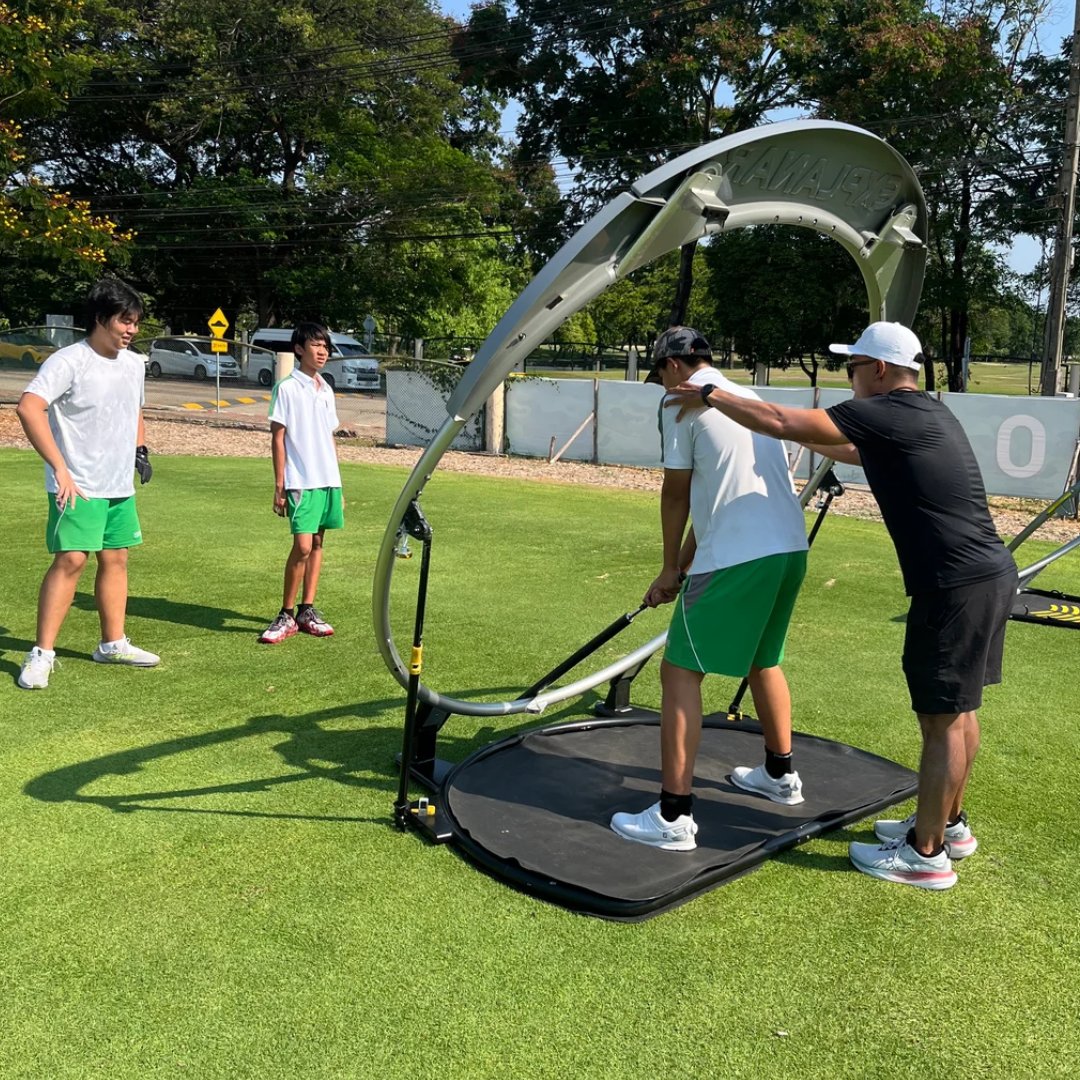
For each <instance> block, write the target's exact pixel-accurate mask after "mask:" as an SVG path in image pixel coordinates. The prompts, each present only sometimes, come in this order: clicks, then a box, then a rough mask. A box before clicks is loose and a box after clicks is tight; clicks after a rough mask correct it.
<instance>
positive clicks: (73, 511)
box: [45, 492, 142, 554]
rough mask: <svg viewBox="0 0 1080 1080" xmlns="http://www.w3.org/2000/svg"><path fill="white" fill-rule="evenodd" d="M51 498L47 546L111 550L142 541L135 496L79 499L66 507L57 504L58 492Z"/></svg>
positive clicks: (85, 549) (65, 549) (55, 549)
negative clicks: (61, 508) (58, 507)
mask: <svg viewBox="0 0 1080 1080" xmlns="http://www.w3.org/2000/svg"><path fill="white" fill-rule="evenodd" d="M48 499H49V520H48V523H47V524H46V526H45V546H46V547H47V548H48V549H49V551H51V552H53V554H55V553H56V552H58V551H109V550H112V549H113V548H129V547H135V546H136V545H137V544H141V543H142V529H141V528H140V526H139V515H138V514H137V513H136V512H135V496H134V495H125V496H124V497H123V498H122V499H76V500H75V501H74V502H73V503H69V504H68V505H67V506H66V507H65V508H64V509H63V510H58V509H57V507H56V495H55V494H53V493H52V492H50V493H49V495H48Z"/></svg>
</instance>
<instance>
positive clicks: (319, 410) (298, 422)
mask: <svg viewBox="0 0 1080 1080" xmlns="http://www.w3.org/2000/svg"><path fill="white" fill-rule="evenodd" d="M270 422H271V423H274V424H281V425H282V426H283V427H284V428H285V487H286V488H287V489H288V490H290V491H303V490H305V489H306V488H324V487H337V488H339V487H341V470H340V469H339V468H338V460H337V448H336V447H335V446H334V430H335V428H337V427H338V426H339V421H338V416H337V408H336V407H335V405H334V391H333V390H331V389H330V387H329V385H328V384H327V382H326V380H325V379H323V378H320V377H319V376H316V377H315V378H314V379H313V378H312V377H311V376H310V375H305V374H304V373H303V372H302V371H301V370H300V369H299V368H298V367H297V368H293V370H292V374H291V375H287V376H286V377H285V378H284V379H282V380H281V382H279V383H278V384H277V385H276V386H275V387H274V393H273V396H272V397H271V399H270Z"/></svg>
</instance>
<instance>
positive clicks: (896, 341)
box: [829, 322, 922, 371]
mask: <svg viewBox="0 0 1080 1080" xmlns="http://www.w3.org/2000/svg"><path fill="white" fill-rule="evenodd" d="M829 352H831V353H839V354H840V355H841V356H869V357H871V358H872V359H874V360H884V361H885V363H886V364H895V365H896V366H897V367H905V368H911V369H912V370H914V371H918V370H919V369H920V368H921V367H922V361H921V360H920V359H919V357H921V356H922V345H921V344H920V343H919V339H918V338H917V337H916V336H915V334H914V333H912V331H911V330H909V329H908V328H907V327H906V326H905V325H904V324H903V323H898V322H876V323H871V324H870V325H869V326H868V327H867V328H866V329H865V330H864V331H863V332H862V333H861V334H860V335H859V340H858V341H856V342H855V344H854V345H830V346H829Z"/></svg>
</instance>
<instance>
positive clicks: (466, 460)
mask: <svg viewBox="0 0 1080 1080" xmlns="http://www.w3.org/2000/svg"><path fill="white" fill-rule="evenodd" d="M146 439H147V444H148V445H149V447H150V449H151V452H152V453H154V454H185V455H191V456H195V457H265V458H269V456H270V436H269V428H268V426H267V424H265V423H260V424H257V423H229V422H224V423H223V422H221V421H219V420H211V419H203V418H198V417H189V416H184V417H175V418H174V417H169V418H164V417H161V416H160V415H159V416H153V415H152V414H148V415H147V420H146ZM366 441H367V440H363V439H342V440H340V442H339V446H338V453H339V456H340V458H341V460H342V461H354V462H363V463H365V464H373V465H398V466H401V467H402V468H412V466H413V465H414V464H415V463H416V461H417V459H418V458H419V457H420V451H419V450H418V449H416V448H413V447H386V446H377V445H364V443H365V442H366ZM29 445H30V444H29V443H28V442H27V441H26V437H25V436H24V435H23V431H22V427H21V426H20V424H19V420H18V417H17V416H16V415H15V409H14V408H13V407H11V406H6V405H3V406H0V446H19V447H27V448H28V447H29ZM439 468H441V469H445V470H446V471H448V472H456V473H474V474H478V475H483V476H508V477H513V478H515V479H519V480H538V481H541V482H544V483H549V484H574V485H578V486H580V485H583V484H587V485H591V486H594V487H608V488H622V489H624V490H633V491H657V492H658V491H659V490H660V480H661V475H662V472H661V470H660V469H635V468H627V467H622V466H615V465H587V464H582V463H580V462H573V461H558V462H556V463H555V464H554V465H549V464H548V463H547V462H546V461H542V460H541V461H538V460H536V459H533V458H517V457H494V456H491V455H488V454H464V453H458V452H455V451H450V452H448V453H447V454H446V455H445V456H444V457H443V458H442V460H441V461H440V462H439ZM1044 505H1045V504H1044V503H1041V502H1038V501H1031V500H1027V499H1013V498H1002V497H994V498H991V499H990V511H991V513H992V515H993V518H994V524H995V525H996V526H997V529H998V532H999V533H1001V535H1002V536H1015V535H1016V533H1017V532H1019V531H1020V530H1021V529H1022V528H1023V527H1024V526H1025V525H1027V523H1028V522H1029V521H1030V520H1031V519H1032V518H1033V517H1034V516H1035V514H1036V513H1037V512H1038V511H1039V510H1041V509H1042V508H1043V506H1044ZM830 512H832V513H836V514H840V515H842V516H845V517H856V518H865V519H867V520H872V521H880V520H881V513H880V511H879V510H878V507H877V503H876V502H875V501H874V497H873V496H872V495H871V494H870V492H869V491H867V490H866V489H865V488H863V487H857V486H854V485H851V486H849V487H848V488H847V489H846V491H845V493H844V495H843V496H842V497H840V498H838V499H836V500H835V501H834V502H833V505H832V508H831V511H830ZM1077 534H1080V521H1078V520H1076V519H1075V518H1054V519H1052V520H1050V521H1048V522H1046V524H1045V525H1043V526H1042V528H1040V529H1039V532H1038V536H1039V539H1041V540H1048V541H1051V542H1054V543H1062V542H1063V541H1065V540H1068V539H1071V538H1072V537H1074V536H1076V535H1077Z"/></svg>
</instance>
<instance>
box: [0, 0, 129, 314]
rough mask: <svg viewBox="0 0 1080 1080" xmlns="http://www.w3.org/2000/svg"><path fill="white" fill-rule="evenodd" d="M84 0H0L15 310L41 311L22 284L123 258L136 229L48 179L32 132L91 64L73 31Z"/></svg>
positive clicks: (0, 164)
mask: <svg viewBox="0 0 1080 1080" xmlns="http://www.w3.org/2000/svg"><path fill="white" fill-rule="evenodd" d="M83 8H84V5H83V4H82V3H81V2H78V0H35V2H31V3H22V4H18V5H16V6H11V5H10V4H8V3H6V2H3V0H0V296H3V297H4V298H5V299H4V301H3V303H4V310H5V312H6V313H7V314H8V316H9V317H10V318H14V319H15V320H16V321H23V320H27V319H32V318H34V317H35V314H36V313H34V312H31V311H30V310H28V304H27V303H26V296H25V292H24V291H23V287H24V286H26V285H29V286H30V287H31V289H33V286H38V287H40V286H41V285H42V284H43V283H45V282H47V283H48V285H49V287H50V288H52V289H57V290H65V289H67V288H68V287H69V286H71V285H73V284H74V283H76V282H82V281H86V280H89V279H91V278H93V277H94V276H96V275H97V274H98V273H99V272H100V270H101V268H102V266H104V265H105V264H106V263H109V262H112V263H114V264H116V263H121V264H122V263H123V261H124V257H125V256H124V252H125V247H126V245H127V243H128V241H129V240H130V239H131V237H130V234H128V233H125V232H122V231H120V230H118V228H117V225H116V222H115V221H112V220H110V219H109V218H108V217H107V216H104V215H100V214H95V213H93V212H92V210H91V206H90V202H89V201H88V200H86V199H80V198H76V197H73V196H72V194H71V193H70V192H68V191H61V190H57V189H56V188H55V187H54V186H52V185H50V184H48V183H46V182H45V181H44V180H43V179H42V177H41V175H40V172H39V166H40V165H41V161H42V156H41V154H40V153H39V152H38V151H39V150H40V148H35V145H34V140H33V139H30V138H28V137H27V135H28V133H29V132H30V131H31V130H32V128H33V125H35V124H38V123H40V122H41V121H43V120H44V119H45V118H47V117H49V116H51V115H54V114H56V113H58V112H59V111H60V110H61V109H62V108H63V104H64V101H65V99H66V98H67V96H68V94H69V93H70V92H71V91H73V90H74V89H75V88H77V87H78V86H79V85H80V83H81V81H82V80H83V79H84V78H85V76H86V74H87V71H88V69H89V64H90V60H89V55H88V53H87V52H86V50H85V49H82V50H80V49H78V48H72V47H71V45H70V44H69V40H70V39H71V38H72V36H73V35H75V34H76V33H77V31H78V30H79V28H80V27H81V25H82V16H83Z"/></svg>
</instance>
